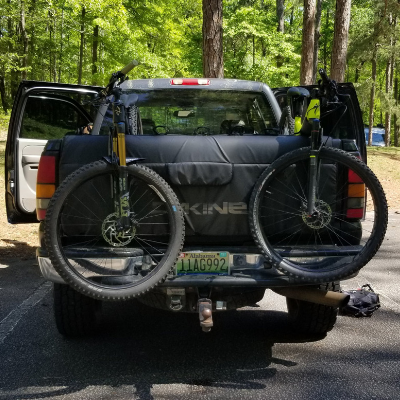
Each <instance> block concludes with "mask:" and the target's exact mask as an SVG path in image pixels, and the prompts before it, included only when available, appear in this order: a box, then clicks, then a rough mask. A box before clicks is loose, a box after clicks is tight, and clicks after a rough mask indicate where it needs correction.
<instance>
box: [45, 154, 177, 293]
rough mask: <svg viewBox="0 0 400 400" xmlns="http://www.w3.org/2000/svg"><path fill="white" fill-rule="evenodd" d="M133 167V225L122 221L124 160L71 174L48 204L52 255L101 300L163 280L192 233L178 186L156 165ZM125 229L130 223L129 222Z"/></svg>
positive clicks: (67, 276)
mask: <svg viewBox="0 0 400 400" xmlns="http://www.w3.org/2000/svg"><path fill="white" fill-rule="evenodd" d="M126 168H127V178H126V179H127V187H128V190H129V196H127V197H126V198H125V197H124V198H123V199H122V200H121V201H125V202H126V203H127V205H126V206H127V207H128V209H129V213H128V214H129V215H128V217H129V223H130V226H129V228H128V229H127V228H125V227H124V228H122V226H121V224H120V218H119V215H120V214H119V211H118V203H117V201H116V189H115V187H116V185H119V179H120V178H119V174H118V167H116V166H115V165H110V164H108V163H106V162H103V161H97V162H94V163H92V164H89V165H85V166H83V167H82V168H80V169H79V170H77V171H75V172H73V173H72V174H71V175H69V176H68V177H67V178H66V179H65V180H64V182H63V183H62V184H61V185H60V186H59V188H58V189H57V190H56V192H55V193H54V195H53V197H52V198H51V200H50V203H49V206H48V208H47V213H46V220H45V228H44V237H45V244H46V249H47V251H48V253H49V257H50V260H51V262H52V264H53V266H54V268H55V269H56V270H57V272H58V273H59V274H60V276H61V277H62V278H63V279H64V281H65V282H66V283H68V284H69V285H70V286H71V287H72V288H73V289H75V290H77V291H79V292H80V293H81V294H83V295H85V296H90V297H93V298H94V299H98V300H127V299H130V298H133V297H136V296H139V295H141V294H143V293H145V292H147V291H148V290H150V289H151V288H153V287H155V286H156V285H157V284H159V283H160V282H162V281H163V280H164V279H165V278H166V276H167V274H168V273H169V272H170V271H171V269H172V268H173V267H174V265H175V263H176V261H177V259H178V256H179V254H180V252H181V249H182V245H183V238H184V220H183V212H182V209H181V206H180V203H179V201H178V198H177V197H176V195H175V193H174V192H173V191H172V189H171V188H170V187H169V186H168V184H167V183H166V182H165V181H164V180H163V179H162V178H161V177H160V176H159V175H157V174H156V173H155V172H154V171H152V170H151V169H149V168H146V167H144V166H139V165H131V166H128V167H126ZM121 228H122V229H121Z"/></svg>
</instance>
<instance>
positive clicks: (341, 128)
mask: <svg viewBox="0 0 400 400" xmlns="http://www.w3.org/2000/svg"><path fill="white" fill-rule="evenodd" d="M299 87H302V88H305V89H307V90H308V91H309V92H311V91H312V90H313V89H316V88H317V87H318V86H316V85H304V86H299ZM337 87H338V91H339V95H340V97H341V98H340V100H341V101H342V102H343V104H344V106H343V107H340V108H338V109H337V110H336V111H335V112H332V113H330V114H328V115H326V116H325V117H324V118H322V119H321V125H322V128H323V129H324V135H326V136H331V137H333V138H334V139H341V140H342V141H343V146H344V147H343V150H346V151H354V148H353V145H352V143H355V144H356V146H357V150H358V152H359V153H360V155H361V158H362V160H363V161H364V162H367V148H366V143H365V134H364V124H363V120H362V112H361V109H360V105H359V102H358V99H357V93H356V90H355V88H354V86H353V84H352V83H338V84H337ZM288 89H289V88H288V87H283V88H273V89H272V92H273V93H274V95H275V98H276V100H277V101H278V104H279V107H280V108H281V110H283V108H284V107H285V106H286V105H287V101H286V94H287V91H288Z"/></svg>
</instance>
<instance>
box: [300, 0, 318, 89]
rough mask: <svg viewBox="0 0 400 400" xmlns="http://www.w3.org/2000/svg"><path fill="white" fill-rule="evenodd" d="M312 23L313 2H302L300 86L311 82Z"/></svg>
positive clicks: (313, 0)
mask: <svg viewBox="0 0 400 400" xmlns="http://www.w3.org/2000/svg"><path fill="white" fill-rule="evenodd" d="M314 21H315V0H304V14H303V39H302V47H301V66H300V85H311V84H312V81H313V65H314V62H313V54H314V33H315V28H314Z"/></svg>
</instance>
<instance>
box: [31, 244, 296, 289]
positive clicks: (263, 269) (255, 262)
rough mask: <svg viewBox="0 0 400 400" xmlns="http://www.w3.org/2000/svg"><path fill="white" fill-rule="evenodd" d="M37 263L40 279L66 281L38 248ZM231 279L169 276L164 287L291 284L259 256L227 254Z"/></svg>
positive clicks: (228, 277)
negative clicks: (41, 276) (40, 274)
mask: <svg viewBox="0 0 400 400" xmlns="http://www.w3.org/2000/svg"><path fill="white" fill-rule="evenodd" d="M36 255H37V260H38V264H39V268H40V272H41V273H42V275H43V277H44V278H45V279H47V280H49V281H51V282H54V283H62V284H65V283H66V282H65V281H64V279H63V278H62V277H61V276H60V275H59V274H58V272H57V271H56V270H55V269H54V267H53V264H52V263H51V261H50V259H49V258H48V257H47V254H46V253H45V252H44V251H43V249H40V248H39V249H37V251H36ZM230 264H231V265H230V269H231V275H230V276H218V275H181V276H176V275H168V276H167V278H166V280H165V281H164V282H163V283H162V284H160V285H159V286H163V287H206V286H207V287H266V288H267V287H280V286H287V285H288V284H289V283H290V280H289V277H288V276H286V275H284V274H283V273H282V272H280V271H278V270H276V269H275V268H272V267H271V266H270V265H269V264H267V263H266V262H265V259H264V257H263V256H262V255H261V254H254V253H252V254H249V253H233V254H230Z"/></svg>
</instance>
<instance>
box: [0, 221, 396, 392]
mask: <svg viewBox="0 0 400 400" xmlns="http://www.w3.org/2000/svg"><path fill="white" fill-rule="evenodd" d="M399 232H400V215H398V214H391V215H390V223H389V231H388V235H387V237H386V239H385V243H384V245H383V246H382V248H381V250H380V251H379V254H378V256H377V257H376V258H375V259H374V260H373V261H372V262H371V263H370V264H369V265H368V266H367V267H365V268H364V269H363V270H362V272H361V273H360V274H359V275H358V276H357V278H354V279H353V280H352V281H346V282H344V283H343V286H344V288H345V289H346V288H347V289H350V288H357V287H359V286H360V285H362V284H364V283H367V282H369V283H371V284H372V286H373V287H374V288H375V290H376V291H378V292H379V293H380V296H381V302H382V308H381V309H380V310H378V311H377V312H376V313H375V314H374V316H373V317H372V318H371V319H366V318H365V319H351V318H347V317H339V320H338V323H337V325H336V327H335V328H334V330H333V331H332V332H330V333H329V334H328V336H327V337H325V338H322V339H321V338H312V337H304V336H299V335H296V334H295V333H293V332H292V331H291V329H290V327H289V326H288V324H287V316H286V313H285V302H284V299H283V298H282V297H280V296H278V295H275V294H273V293H271V294H267V295H266V296H265V297H264V299H263V300H262V302H260V303H259V307H254V308H248V309H246V310H242V311H235V312H229V313H228V312H227V313H224V314H219V315H215V316H214V323H215V327H214V328H213V331H212V332H211V333H209V334H204V333H202V332H201V330H200V328H199V326H198V317H197V315H177V314H172V313H165V312H161V311H158V310H153V309H150V308H146V307H145V306H142V305H138V304H136V303H135V302H130V303H124V304H122V305H121V304H119V303H115V304H114V303H107V304H105V307H104V310H103V329H102V332H101V333H100V334H99V335H97V336H96V337H93V338H90V339H84V340H66V339H64V338H63V337H61V336H60V335H59V334H58V333H57V331H56V329H55V327H54V324H53V320H52V299H51V295H52V293H51V286H50V285H49V284H48V283H45V282H44V281H43V280H42V279H41V277H40V275H39V273H38V270H37V267H36V266H34V265H32V264H33V261H32V260H31V261H24V262H18V261H17V260H8V261H7V260H0V262H1V263H2V264H1V265H0V399H2V400H3V399H4V400H25V399H68V400H75V399H104V400H119V399H121V400H122V399H123V400H125V399H140V400H148V399H170V400H180V399H191V400H193V399H200V398H201V399H269V398H271V399H274V400H279V399H291V400H296V399H307V400H309V399H330V400H332V399H346V400H349V399H390V400H393V399H398V398H400V379H399V377H400V337H399V331H400V318H399V317H400V287H399V283H400V260H399V251H398V249H399V246H400V237H399Z"/></svg>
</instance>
